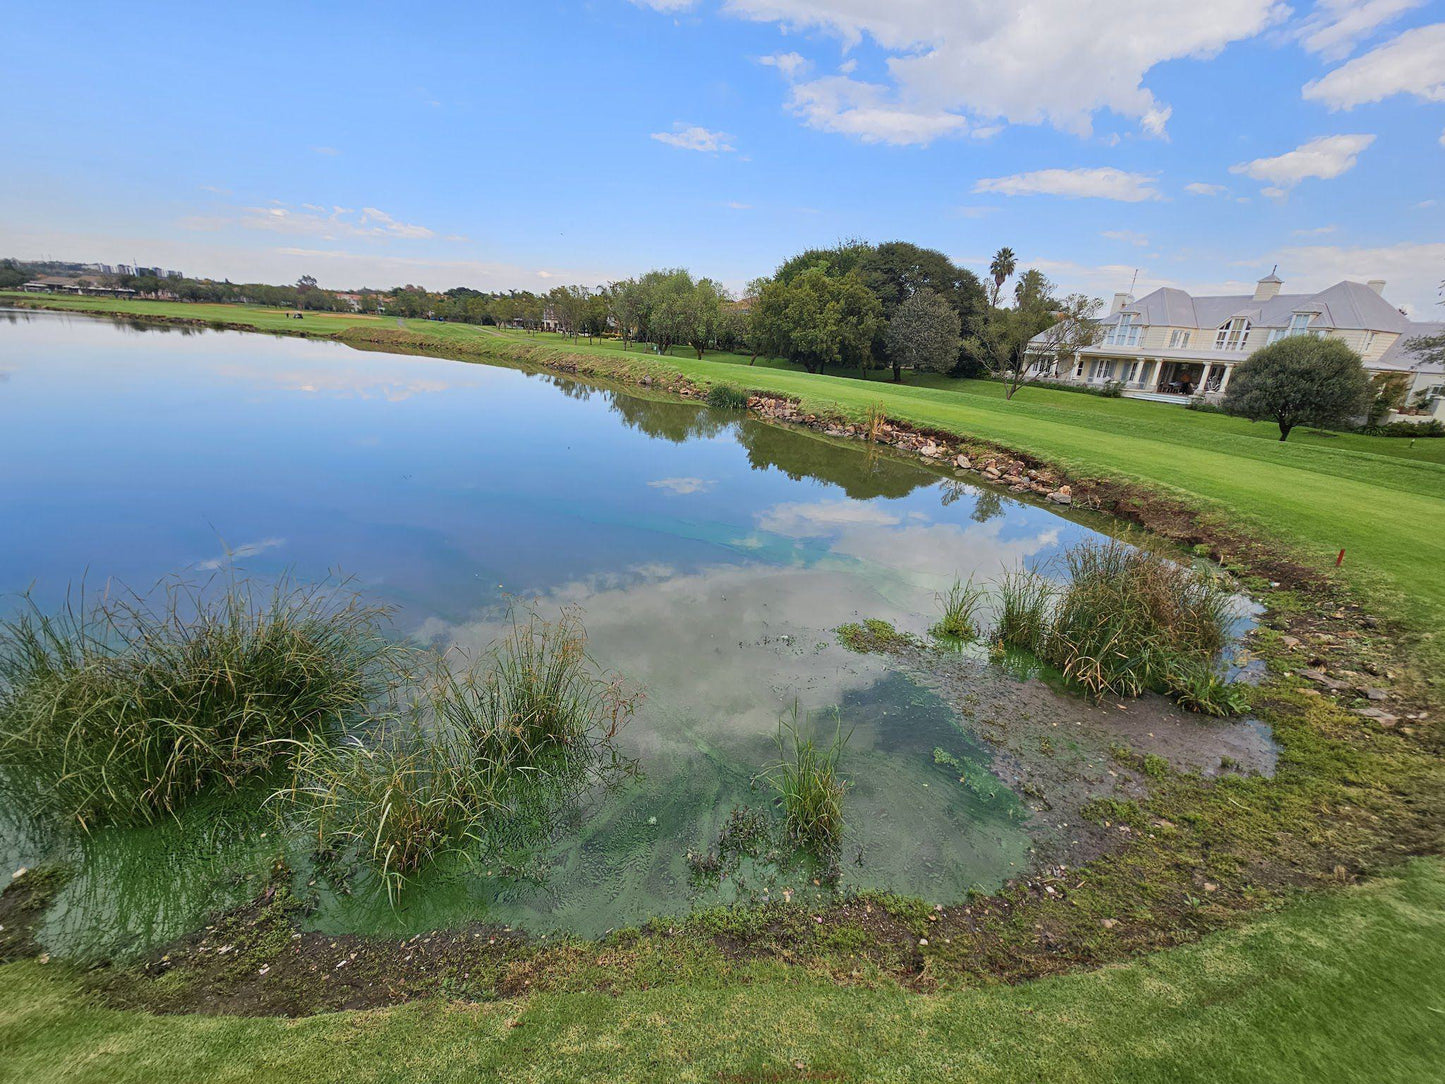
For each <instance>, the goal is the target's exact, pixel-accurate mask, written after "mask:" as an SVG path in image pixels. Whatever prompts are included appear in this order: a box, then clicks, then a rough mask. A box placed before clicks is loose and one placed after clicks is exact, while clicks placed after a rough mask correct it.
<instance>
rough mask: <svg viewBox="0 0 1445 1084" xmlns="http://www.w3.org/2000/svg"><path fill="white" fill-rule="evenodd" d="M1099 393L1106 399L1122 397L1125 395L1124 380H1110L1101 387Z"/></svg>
mask: <svg viewBox="0 0 1445 1084" xmlns="http://www.w3.org/2000/svg"><path fill="white" fill-rule="evenodd" d="M1099 394H1100V395H1102V396H1103V397H1104V398H1105V399H1122V398H1123V397H1124V382H1123V381H1122V380H1110V381H1108V382H1107V383H1106V384H1105V385H1104V386H1103V387H1102V388H1100V389H1099Z"/></svg>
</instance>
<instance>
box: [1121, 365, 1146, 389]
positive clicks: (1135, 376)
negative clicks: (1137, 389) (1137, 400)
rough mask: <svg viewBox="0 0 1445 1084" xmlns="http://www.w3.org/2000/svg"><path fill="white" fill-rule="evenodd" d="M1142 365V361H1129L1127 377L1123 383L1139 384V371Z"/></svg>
mask: <svg viewBox="0 0 1445 1084" xmlns="http://www.w3.org/2000/svg"><path fill="white" fill-rule="evenodd" d="M1143 364H1144V363H1143V362H1142V361H1131V362H1130V363H1129V375H1128V376H1126V377H1125V378H1124V383H1126V384H1137V383H1138V382H1139V369H1140V367H1141V366H1142V365H1143Z"/></svg>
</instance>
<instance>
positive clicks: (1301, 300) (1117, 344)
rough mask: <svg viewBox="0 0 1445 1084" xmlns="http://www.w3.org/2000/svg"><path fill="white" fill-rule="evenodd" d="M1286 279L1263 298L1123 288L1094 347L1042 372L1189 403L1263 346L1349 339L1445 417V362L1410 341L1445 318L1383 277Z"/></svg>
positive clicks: (1051, 362)
mask: <svg viewBox="0 0 1445 1084" xmlns="http://www.w3.org/2000/svg"><path fill="white" fill-rule="evenodd" d="M1283 285H1284V284H1283V282H1282V281H1281V280H1280V278H1279V277H1278V276H1277V275H1275V274H1272V273H1271V274H1269V275H1266V276H1265V277H1264V278H1262V279H1260V280H1259V284H1258V285H1257V286H1256V287H1255V290H1254V294H1253V296H1251V295H1249V294H1229V295H1223V296H1209V297H1202V296H1201V297H1195V296H1193V295H1191V294H1187V293H1185V292H1184V291H1183V290H1175V289H1170V288H1168V287H1163V288H1161V289H1158V290H1155V291H1154V292H1153V293H1150V294H1146V295H1144V296H1143V297H1141V298H1139V299H1138V300H1137V301H1136V300H1135V299H1134V298H1132V297H1130V296H1129V295H1128V294H1115V295H1114V304H1113V306H1112V308H1111V309H1110V312H1109V315H1108V316H1107V317H1105V318H1104V319H1103V320H1102V321H1101V328H1100V336H1099V338H1098V340H1097V341H1096V342H1095V343H1094V344H1093V345H1092V346H1088V347H1085V348H1083V349H1082V350H1079V351H1078V352H1077V353H1076V354H1075V355H1074V356H1073V357H1072V359H1069V358H1064V359H1052V358H1040V360H1039V363H1038V368H1039V369H1040V370H1043V372H1042V375H1045V376H1049V377H1051V378H1053V379H1057V380H1062V381H1066V382H1068V383H1077V384H1093V385H1104V384H1108V383H1110V382H1114V381H1117V382H1119V383H1121V384H1122V385H1123V393H1124V394H1125V395H1127V396H1131V397H1134V398H1138V399H1155V400H1159V401H1162V402H1171V403H1187V402H1188V401H1189V400H1190V398H1192V397H1193V396H1196V395H1202V396H1203V397H1204V398H1206V399H1218V398H1220V397H1221V396H1222V395H1223V394H1224V389H1225V388H1227V387H1228V386H1229V378H1230V375H1231V374H1232V373H1233V371H1234V369H1235V367H1236V366H1237V365H1239V364H1240V362H1242V361H1244V360H1245V359H1246V358H1247V357H1249V355H1250V354H1252V353H1253V352H1254V351H1255V350H1258V349H1259V348H1260V347H1262V346H1267V345H1269V344H1270V343H1273V342H1278V341H1279V340H1280V339H1282V338H1284V337H1286V336H1288V335H1318V336H1324V337H1330V338H1340V339H1343V340H1344V341H1345V342H1346V343H1348V344H1349V346H1350V348H1351V349H1353V350H1354V351H1355V352H1356V353H1358V354H1359V355H1360V357H1361V358H1362V359H1363V361H1364V366H1365V369H1366V371H1367V372H1368V373H1369V374H1370V375H1371V376H1372V377H1373V376H1376V375H1378V374H1398V375H1399V377H1400V379H1401V381H1402V382H1406V381H1407V382H1408V384H1409V391H1408V399H1407V401H1408V402H1411V403H1413V402H1415V401H1416V400H1417V397H1418V396H1420V394H1421V393H1425V394H1426V396H1427V397H1428V398H1430V399H1431V400H1432V401H1431V402H1430V406H1429V408H1427V409H1429V410H1430V411H1431V412H1432V413H1433V415H1434V416H1436V417H1445V366H1441V365H1439V364H1433V365H1430V364H1426V363H1425V362H1423V361H1422V360H1421V358H1420V357H1419V356H1417V355H1416V354H1414V353H1413V352H1411V351H1410V350H1408V349H1407V347H1406V344H1407V343H1408V342H1409V341H1410V340H1411V339H1413V338H1416V337H1419V336H1423V335H1439V334H1441V333H1442V332H1445V323H1421V322H1416V321H1411V320H1410V319H1409V318H1408V317H1406V316H1404V315H1403V314H1402V313H1401V312H1400V311H1399V310H1398V309H1397V308H1395V307H1394V306H1393V305H1391V304H1390V303H1389V302H1388V301H1386V300H1385V298H1384V296H1383V295H1384V289H1385V283H1384V282H1383V281H1381V280H1378V279H1376V280H1372V281H1371V282H1368V283H1360V282H1337V283H1335V284H1334V285H1333V286H1331V287H1329V288H1328V289H1326V290H1321V291H1320V292H1319V293H1315V294H1286V293H1281V292H1280V289H1281V287H1282V286H1283ZM1041 338H1042V337H1039V338H1035V340H1034V343H1035V344H1039V343H1040V342H1041ZM1417 417H1418V415H1417Z"/></svg>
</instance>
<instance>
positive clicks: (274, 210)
mask: <svg viewBox="0 0 1445 1084" xmlns="http://www.w3.org/2000/svg"><path fill="white" fill-rule="evenodd" d="M183 225H184V226H185V227H186V228H188V229H191V230H215V229H221V228H224V227H227V226H241V227H243V228H245V229H250V230H266V231H268V232H271V233H284V234H293V235H299V236H305V237H319V238H321V239H323V240H328V241H332V240H337V239H340V238H343V237H351V238H356V237H371V238H391V239H400V240H427V239H430V238H432V237H435V236H436V233H435V231H433V230H431V229H429V228H428V227H426V226H419V225H417V224H415V223H411V222H401V221H399V220H397V219H396V218H394V217H392V216H391V215H389V214H387V213H386V212H385V211H382V210H380V209H379V208H376V207H363V208H362V209H361V210H360V211H356V210H353V209H351V208H348V207H337V206H332V207H331V208H329V209H328V208H326V207H323V206H322V205H321V204H317V203H303V204H302V205H301V206H300V207H289V206H287V205H285V204H282V203H279V202H277V201H272V203H271V204H269V205H268V206H265V207H241V208H238V209H237V211H236V213H235V214H234V215H232V216H223V217H215V216H193V217H191V218H189V219H186V220H185V221H184V222H183Z"/></svg>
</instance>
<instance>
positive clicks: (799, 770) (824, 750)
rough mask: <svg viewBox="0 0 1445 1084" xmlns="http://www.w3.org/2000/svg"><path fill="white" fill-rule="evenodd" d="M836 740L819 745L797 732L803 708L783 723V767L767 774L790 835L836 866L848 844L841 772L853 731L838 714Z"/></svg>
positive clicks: (780, 743)
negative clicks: (849, 729)
mask: <svg viewBox="0 0 1445 1084" xmlns="http://www.w3.org/2000/svg"><path fill="white" fill-rule="evenodd" d="M834 721H835V724H836V725H835V728H834V732H833V738H832V740H831V741H830V742H829V743H828V744H827V745H826V746H824V745H820V744H819V743H818V741H817V738H816V737H815V736H813V735H807V736H804V735H803V734H801V733H800V732H799V729H798V707H797V704H794V705H793V715H792V719H791V720H782V721H780V722H779V723H778V733H777V737H776V742H777V747H778V758H779V759H778V763H777V764H775V765H774V766H773V767H771V768H769V769H767V770H766V771H765V772H763V777H764V778H766V779H767V780H768V781H769V782H770V783H771V784H772V785H773V789H774V790H776V791H777V793H778V799H779V802H780V803H781V805H782V809H783V819H784V823H785V825H786V829H787V833H788V837H789V838H790V839H791V840H792V841H793V842H794V843H796V844H797V845H798V846H800V847H802V848H803V849H805V850H807V851H809V852H811V853H812V854H813V855H815V856H816V857H818V858H820V859H823V860H825V861H831V862H834V863H836V856H837V853H838V850H839V848H840V847H841V846H842V843H843V794H844V791H845V790H846V788H847V784H846V783H845V782H844V781H843V779H842V777H841V776H840V775H839V774H838V761H839V760H840V759H841V758H842V755H843V749H844V747H845V746H846V745H847V744H848V739H849V738H850V737H851V736H852V735H851V732H849V733H848V734H844V733H843V721H842V719H841V717H839V716H838V715H837V713H836V712H835V713H834Z"/></svg>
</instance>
